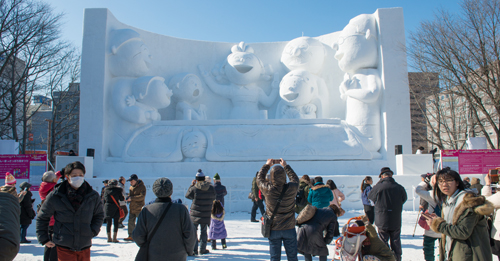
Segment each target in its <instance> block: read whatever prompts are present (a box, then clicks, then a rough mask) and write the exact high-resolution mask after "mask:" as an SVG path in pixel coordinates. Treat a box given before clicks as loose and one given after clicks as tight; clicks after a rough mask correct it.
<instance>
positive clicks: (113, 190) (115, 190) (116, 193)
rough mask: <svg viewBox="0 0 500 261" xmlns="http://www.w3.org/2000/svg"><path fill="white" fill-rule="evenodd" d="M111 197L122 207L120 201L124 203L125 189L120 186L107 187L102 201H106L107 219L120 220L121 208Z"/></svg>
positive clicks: (105, 213)
mask: <svg viewBox="0 0 500 261" xmlns="http://www.w3.org/2000/svg"><path fill="white" fill-rule="evenodd" d="M111 196H113V197H114V198H115V200H116V203H118V205H120V201H123V189H122V188H120V187H118V186H107V187H106V189H105V190H104V194H103V197H102V199H103V200H104V216H105V217H106V218H114V217H118V218H119V217H120V211H119V208H118V206H117V205H116V204H115V202H114V201H113V199H112V198H111Z"/></svg>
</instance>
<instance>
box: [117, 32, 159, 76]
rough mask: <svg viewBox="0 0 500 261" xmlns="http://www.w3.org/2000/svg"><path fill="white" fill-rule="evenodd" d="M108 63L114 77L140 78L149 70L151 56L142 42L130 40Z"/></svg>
mask: <svg viewBox="0 0 500 261" xmlns="http://www.w3.org/2000/svg"><path fill="white" fill-rule="evenodd" d="M109 62H110V63H109V66H110V67H109V68H110V71H111V73H112V74H113V75H114V76H125V77H141V76H144V75H146V74H147V72H148V70H149V65H150V64H151V55H150V54H149V49H148V47H147V46H146V45H145V44H144V42H143V41H140V40H132V41H129V42H126V43H124V44H123V45H122V46H120V47H119V48H118V49H117V50H116V53H114V54H113V55H111V57H110V60H109Z"/></svg>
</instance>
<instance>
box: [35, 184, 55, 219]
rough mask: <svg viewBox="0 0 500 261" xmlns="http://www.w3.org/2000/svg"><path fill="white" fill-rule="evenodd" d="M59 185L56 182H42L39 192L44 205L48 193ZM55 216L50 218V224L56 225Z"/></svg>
mask: <svg viewBox="0 0 500 261" xmlns="http://www.w3.org/2000/svg"><path fill="white" fill-rule="evenodd" d="M56 185H57V183H55V182H45V181H44V182H42V184H40V187H39V188H38V194H39V195H40V199H41V200H42V202H41V203H40V204H42V205H43V202H45V198H47V195H49V193H50V192H52V191H53V190H54V187H55V186H56ZM54 222H55V220H54V217H51V218H50V223H49V226H51V227H52V226H54Z"/></svg>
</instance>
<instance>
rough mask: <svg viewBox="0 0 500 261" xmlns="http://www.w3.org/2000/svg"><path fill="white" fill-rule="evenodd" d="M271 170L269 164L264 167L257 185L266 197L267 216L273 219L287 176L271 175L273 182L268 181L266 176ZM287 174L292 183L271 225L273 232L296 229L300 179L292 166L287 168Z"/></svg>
mask: <svg viewBox="0 0 500 261" xmlns="http://www.w3.org/2000/svg"><path fill="white" fill-rule="evenodd" d="M269 169H270V166H269V165H267V164H265V165H264V166H262V168H261V169H260V171H259V174H258V175H257V185H258V187H259V189H260V191H261V192H262V193H263V194H264V196H265V197H266V214H267V215H268V216H269V217H271V216H272V214H273V211H274V208H275V207H276V203H277V202H278V198H279V197H280V194H281V191H282V190H283V186H284V185H285V184H286V176H285V175H278V176H276V175H271V182H269V181H266V174H267V172H268V171H269ZM285 173H286V175H287V176H288V179H289V180H290V182H289V183H288V189H287V190H286V192H285V195H283V199H282V201H281V204H280V207H279V209H278V211H277V213H276V216H275V217H274V220H273V222H272V224H271V230H288V229H293V228H294V227H295V197H296V196H297V191H298V190H299V177H297V174H295V172H294V171H293V169H292V167H290V165H286V166H285ZM273 174H274V173H273Z"/></svg>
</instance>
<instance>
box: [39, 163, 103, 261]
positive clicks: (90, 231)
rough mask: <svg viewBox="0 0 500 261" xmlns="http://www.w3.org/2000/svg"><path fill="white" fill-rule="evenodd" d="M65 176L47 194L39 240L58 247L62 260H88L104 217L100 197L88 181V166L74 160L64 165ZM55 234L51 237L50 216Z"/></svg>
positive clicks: (40, 224)
mask: <svg viewBox="0 0 500 261" xmlns="http://www.w3.org/2000/svg"><path fill="white" fill-rule="evenodd" d="M64 173H65V176H66V180H65V181H63V182H61V183H60V184H58V185H56V186H55V189H54V191H53V192H52V193H51V194H49V195H48V196H47V198H46V199H45V202H44V203H43V205H42V207H41V209H40V212H39V213H38V217H37V222H36V235H37V238H38V242H40V243H41V244H42V245H45V246H47V247H50V248H52V247H55V248H56V250H57V255H58V258H59V260H88V261H90V247H91V246H92V238H93V237H95V236H97V234H99V231H100V229H101V225H102V222H103V219H104V211H103V208H102V203H101V197H100V196H99V194H98V193H97V192H96V191H94V190H93V189H92V187H91V186H90V185H89V184H88V183H87V182H86V181H85V178H84V177H85V166H84V165H83V164H82V163H81V162H79V161H75V162H73V163H70V164H68V165H67V166H66V168H65V169H64ZM52 215H53V216H54V219H55V223H54V235H53V237H52V240H50V237H49V233H48V232H49V231H48V228H49V222H50V217H51V216H52Z"/></svg>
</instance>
